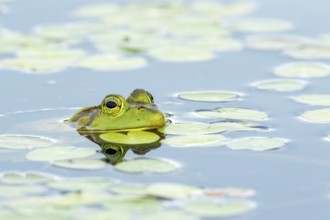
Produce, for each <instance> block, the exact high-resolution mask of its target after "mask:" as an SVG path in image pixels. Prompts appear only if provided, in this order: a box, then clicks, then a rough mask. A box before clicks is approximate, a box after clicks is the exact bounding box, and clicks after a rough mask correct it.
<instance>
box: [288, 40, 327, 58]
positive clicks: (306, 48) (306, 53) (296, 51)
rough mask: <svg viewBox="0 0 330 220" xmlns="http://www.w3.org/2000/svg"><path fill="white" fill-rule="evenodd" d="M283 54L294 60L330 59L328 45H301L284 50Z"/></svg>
mask: <svg viewBox="0 0 330 220" xmlns="http://www.w3.org/2000/svg"><path fill="white" fill-rule="evenodd" d="M284 53H285V54H286V55H287V56H289V57H291V58H294V59H311V60H315V59H330V45H324V44H317V43H310V44H301V45H299V46H296V47H293V48H289V49H287V50H285V51H284Z"/></svg>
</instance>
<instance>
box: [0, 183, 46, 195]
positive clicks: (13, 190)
mask: <svg viewBox="0 0 330 220" xmlns="http://www.w3.org/2000/svg"><path fill="white" fill-rule="evenodd" d="M46 191H47V190H46V188H45V187H42V186H38V185H18V186H1V188H0V197H7V198H13V197H23V196H27V195H38V194H43V193H45V192H46Z"/></svg>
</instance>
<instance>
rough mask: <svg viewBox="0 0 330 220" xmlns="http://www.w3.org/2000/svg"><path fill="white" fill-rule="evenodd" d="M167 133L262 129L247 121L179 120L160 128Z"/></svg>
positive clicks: (185, 133)
mask: <svg viewBox="0 0 330 220" xmlns="http://www.w3.org/2000/svg"><path fill="white" fill-rule="evenodd" d="M158 130H159V131H160V132H162V133H165V134H176V135H189V134H190V135H194V134H213V133H219V132H224V131H257V130H261V128H260V127H258V125H256V124H253V123H247V122H218V123H211V124H210V123H197V122H179V123H172V124H168V125H166V126H165V127H164V128H162V129H158Z"/></svg>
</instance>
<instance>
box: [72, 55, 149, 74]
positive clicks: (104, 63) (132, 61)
mask: <svg viewBox="0 0 330 220" xmlns="http://www.w3.org/2000/svg"><path fill="white" fill-rule="evenodd" d="M146 65H147V61H146V60H145V59H144V58H142V57H134V58H129V57H120V56H117V55H107V54H101V55H93V56H89V57H86V58H84V59H82V60H81V61H80V62H78V63H77V66H78V67H83V68H89V69H94V70H97V71H111V70H112V71H119V70H131V69H137V68H141V67H144V66H146Z"/></svg>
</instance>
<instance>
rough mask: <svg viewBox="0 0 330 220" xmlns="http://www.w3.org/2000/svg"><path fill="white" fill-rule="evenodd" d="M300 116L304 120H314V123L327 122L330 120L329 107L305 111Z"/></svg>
mask: <svg viewBox="0 0 330 220" xmlns="http://www.w3.org/2000/svg"><path fill="white" fill-rule="evenodd" d="M300 117H301V118H302V119H304V120H307V121H309V122H316V123H329V122H330V109H329V108H325V109H317V110H311V111H306V112H304V113H303V114H302V115H300Z"/></svg>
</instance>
